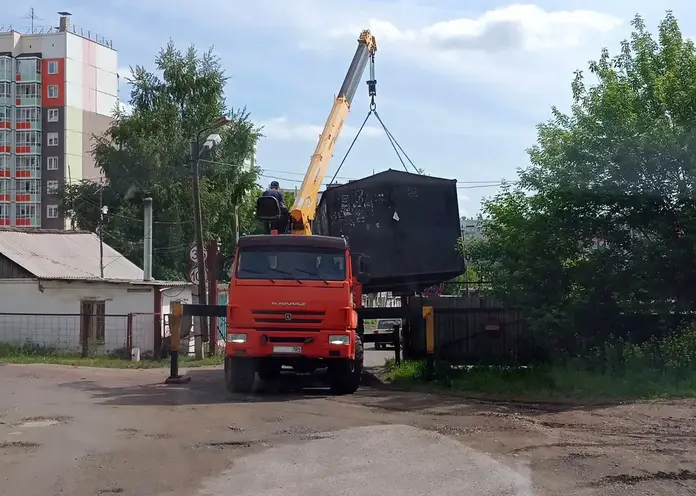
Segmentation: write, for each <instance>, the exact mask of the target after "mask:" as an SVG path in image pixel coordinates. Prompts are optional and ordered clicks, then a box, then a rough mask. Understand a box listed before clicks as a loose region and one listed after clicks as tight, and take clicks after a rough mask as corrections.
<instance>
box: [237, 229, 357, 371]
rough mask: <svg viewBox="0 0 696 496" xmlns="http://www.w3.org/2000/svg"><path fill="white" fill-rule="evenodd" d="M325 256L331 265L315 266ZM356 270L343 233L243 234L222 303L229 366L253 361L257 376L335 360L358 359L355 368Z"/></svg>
mask: <svg viewBox="0 0 696 496" xmlns="http://www.w3.org/2000/svg"><path fill="white" fill-rule="evenodd" d="M322 260H324V261H327V263H328V262H330V270H329V272H323V273H322V272H320V271H319V268H317V265H321V263H323V262H322ZM313 264H314V269H313V268H312V266H313ZM353 274H354V271H353V260H351V253H350V249H349V247H348V243H347V242H346V240H345V239H344V238H334V237H326V236H297V235H259V236H245V237H242V238H240V241H239V244H238V247H237V253H236V254H235V260H234V264H233V270H232V277H231V282H230V286H229V297H228V305H227V339H226V348H225V356H226V358H227V360H229V361H230V362H229V363H230V367H232V365H234V364H235V363H236V364H237V365H240V364H242V363H243V364H245V366H246V364H254V365H253V366H254V367H256V371H257V372H259V375H262V374H266V375H268V374H269V373H267V372H266V371H267V370H269V369H270V368H273V370H274V371H277V373H278V374H279V373H280V372H279V371H280V367H281V366H282V365H286V366H291V367H293V368H295V369H296V370H297V371H298V372H311V371H313V370H315V369H317V368H321V367H325V366H328V367H329V368H331V366H332V362H335V363H336V364H338V363H341V364H343V363H345V364H348V365H350V364H354V365H357V366H359V369H360V370H359V371H358V373H359V372H360V371H361V370H362V342H361V338H360V336H359V334H358V314H357V311H356V308H357V307H358V306H359V303H360V302H361V299H362V294H361V285H360V284H359V283H358V281H357V279H356V277H355V276H354V275H353ZM226 365H227V364H226ZM271 366H272V367H271ZM230 370H231V369H230ZM245 370H246V369H245ZM240 373H241V372H238V374H240ZM230 374H232V372H230ZM232 379H234V377H232V376H231V377H230V380H232ZM262 379H264V377H263V376H262Z"/></svg>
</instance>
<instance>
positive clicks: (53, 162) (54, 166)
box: [46, 157, 58, 170]
mask: <svg viewBox="0 0 696 496" xmlns="http://www.w3.org/2000/svg"><path fill="white" fill-rule="evenodd" d="M46 170H58V157H48V158H47V159H46Z"/></svg>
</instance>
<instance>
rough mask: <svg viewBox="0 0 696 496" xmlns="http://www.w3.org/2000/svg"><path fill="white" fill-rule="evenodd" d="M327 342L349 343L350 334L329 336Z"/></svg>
mask: <svg viewBox="0 0 696 496" xmlns="http://www.w3.org/2000/svg"><path fill="white" fill-rule="evenodd" d="M329 344H350V336H348V335H347V334H337V335H333V336H329Z"/></svg>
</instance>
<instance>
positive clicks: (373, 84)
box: [329, 59, 421, 184]
mask: <svg viewBox="0 0 696 496" xmlns="http://www.w3.org/2000/svg"><path fill="white" fill-rule="evenodd" d="M367 85H368V90H369V95H370V110H369V111H368V112H367V115H366V116H365V120H363V123H362V125H361V126H360V128H359V129H358V132H357V133H356V134H355V137H354V138H353V141H352V142H351V144H350V146H349V147H348V150H346V153H345V155H343V158H342V159H341V163H340V164H339V165H338V169H336V172H335V173H334V175H333V177H332V178H331V181H329V184H333V182H334V181H335V180H336V176H338V173H339V172H340V170H341V167H343V164H344V163H345V161H346V159H347V158H348V155H349V154H350V152H351V150H353V146H354V145H355V143H356V141H358V138H359V137H360V133H361V132H362V130H363V129H364V128H365V124H367V121H368V120H369V119H370V116H371V115H373V114H374V116H375V117H376V118H377V120H378V121H379V123H380V125H381V126H382V129H383V130H384V134H386V136H387V139H388V140H389V143H390V144H391V146H392V148H393V149H394V153H396V156H397V158H398V159H399V162H401V166H402V167H403V168H404V170H405V171H406V172H409V170H408V166H407V165H406V162H404V159H403V158H402V155H403V157H405V158H406V160H407V161H408V163H409V164H410V165H411V167H413V170H415V171H416V174H421V171H419V170H418V167H416V165H415V164H414V163H413V160H411V157H409V156H408V154H407V153H406V152H405V151H404V149H403V147H402V146H401V145H400V144H399V142H398V141H397V140H396V138H394V135H393V134H392V133H391V131H389V129H388V128H387V126H386V125H385V124H384V122H383V121H382V118H381V117H380V116H379V113H377V103H375V96H376V95H377V81H376V80H375V69H374V59H371V60H370V80H369V81H368V82H367Z"/></svg>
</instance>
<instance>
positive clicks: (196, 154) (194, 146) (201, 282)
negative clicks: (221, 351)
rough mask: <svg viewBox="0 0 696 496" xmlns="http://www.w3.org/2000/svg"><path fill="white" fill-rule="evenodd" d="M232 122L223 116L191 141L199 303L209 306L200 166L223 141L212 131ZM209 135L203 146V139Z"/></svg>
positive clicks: (204, 335) (204, 333) (204, 328)
mask: <svg viewBox="0 0 696 496" xmlns="http://www.w3.org/2000/svg"><path fill="white" fill-rule="evenodd" d="M230 122H231V121H230V120H229V119H228V118H227V117H225V116H222V117H220V118H218V119H217V120H216V121H214V122H213V123H211V124H209V125H208V126H206V127H204V128H203V129H201V130H200V131H198V133H196V137H195V139H193V140H192V141H191V176H192V178H191V181H192V186H193V227H194V232H195V236H196V267H197V269H198V303H199V304H201V305H207V304H208V295H207V294H206V291H205V282H206V277H205V259H204V256H203V222H202V220H201V217H202V215H201V189H200V183H199V181H198V179H199V178H198V166H199V162H200V159H201V155H202V154H203V151H204V150H205V149H206V148H209V149H211V150H212V149H213V148H214V147H216V146H218V145H219V144H220V142H221V141H222V139H221V138H220V135H219V134H208V133H210V132H211V131H214V130H216V129H220V128H221V127H223V126H226V125H228V124H230ZM206 134H208V136H207V138H206V139H205V141H204V142H203V143H202V145H203V146H201V137H202V136H204V135H206ZM208 336H209V334H208V319H207V318H206V317H201V341H202V342H204V343H205V342H207V341H208Z"/></svg>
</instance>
